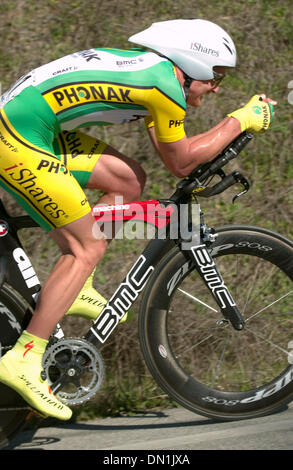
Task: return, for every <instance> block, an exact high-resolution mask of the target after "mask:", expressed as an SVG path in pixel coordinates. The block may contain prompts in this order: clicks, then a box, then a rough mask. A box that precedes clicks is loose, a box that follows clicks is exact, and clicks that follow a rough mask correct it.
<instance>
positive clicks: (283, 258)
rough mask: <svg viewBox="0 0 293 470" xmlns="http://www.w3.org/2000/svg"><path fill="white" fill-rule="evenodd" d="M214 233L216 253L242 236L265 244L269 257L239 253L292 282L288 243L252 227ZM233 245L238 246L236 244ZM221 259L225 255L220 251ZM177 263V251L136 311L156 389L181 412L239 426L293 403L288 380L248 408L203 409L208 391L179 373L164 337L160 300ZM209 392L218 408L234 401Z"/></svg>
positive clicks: (160, 267)
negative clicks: (271, 267) (224, 400)
mask: <svg viewBox="0 0 293 470" xmlns="http://www.w3.org/2000/svg"><path fill="white" fill-rule="evenodd" d="M216 233H217V238H216V242H215V244H213V245H212V246H213V247H214V248H216V247H217V246H224V245H227V246H228V245H229V244H230V245H231V244H233V243H231V242H232V241H233V240H234V246H235V245H236V244H238V242H239V240H240V239H241V237H242V239H243V236H245V238H247V237H248V239H249V240H251V241H252V242H254V243H256V242H260V243H266V244H268V243H269V244H270V246H272V247H273V250H272V252H268V253H265V252H263V253H260V252H256V249H255V250H254V252H253V250H252V249H251V248H250V247H249V248H248V247H242V248H241V253H246V254H251V255H253V256H258V257H262V258H263V259H269V261H270V262H273V264H275V265H277V266H278V267H280V266H282V271H283V272H284V273H285V274H286V275H287V276H289V278H290V279H291V280H293V263H292V259H293V243H292V242H291V241H290V240H288V239H286V238H285V237H283V236H280V235H278V234H276V233H274V232H272V231H269V230H266V229H259V228H258V227H252V226H225V227H220V228H218V229H216ZM237 240H238V242H237V243H236V241H237ZM235 250H236V251H235ZM237 250H239V247H238V248H237V249H235V248H234V250H233V247H230V248H227V250H226V254H228V253H229V254H231V253H233V252H234V253H236V252H237ZM224 251H225V250H224ZM221 254H222V255H223V254H224V252H223V250H222V253H221ZM260 255H262V256H260ZM179 259H180V260H181V262H182V263H186V257H185V256H184V253H183V252H181V251H180V250H179V248H178V247H177V248H174V249H173V250H172V251H170V252H169V253H168V254H167V255H166V256H165V257H164V258H163V260H162V261H161V262H160V263H159V264H158V266H157V267H156V268H155V270H154V273H153V275H152V278H151V280H150V282H149V284H148V286H147V288H146V289H145V291H144V293H143V297H142V301H141V306H140V313H139V338H140V344H141V350H142V353H143V356H144V358H145V361H146V364H147V366H148V368H149V371H150V373H151V374H152V376H153V378H154V379H155V381H156V382H157V383H158V385H159V386H160V387H161V388H162V389H163V390H164V391H165V392H166V393H167V394H168V395H169V396H170V397H171V398H172V399H174V400H175V401H176V402H177V403H179V404H180V405H182V406H183V407H185V408H187V409H189V410H190V411H193V412H195V413H198V414H201V415H204V416H208V417H210V418H213V419H219V420H239V419H248V418H254V417H258V416H264V415H267V414H270V413H273V412H276V411H277V410H279V409H280V408H282V407H283V406H285V405H286V404H288V403H289V402H290V401H292V400H293V381H292V380H291V381H290V382H289V383H288V385H286V386H284V387H283V388H282V389H281V390H279V392H276V393H273V394H272V395H271V396H268V397H265V398H263V399H260V400H257V401H255V402H251V403H249V404H246V406H243V404H242V405H240V406H233V409H232V408H230V409H227V406H225V405H223V404H215V403H212V404H210V403H208V404H207V403H204V404H203V402H202V401H201V397H202V396H203V393H206V390H205V389H203V388H202V384H200V383H199V382H197V381H196V380H195V379H194V378H193V377H190V376H188V374H186V373H185V371H184V370H182V368H181V367H180V365H179V364H178V363H177V361H176V358H175V357H174V356H173V353H172V351H171V350H170V348H169V346H168V339H167V331H166V328H167V327H166V321H167V320H166V317H167V300H166V299H165V300H164V297H166V295H165V293H164V286H165V285H166V282H167V281H166V280H168V279H171V275H172V274H174V266H176V269H177V268H178V265H180V262H179V263H178V260H179ZM167 273H168V274H167ZM185 276H187V274H185ZM162 344H163V345H164V347H165V348H166V357H163V356H162V355H161V354H160V353H159V346H160V345H162ZM291 370H292V377H293V366H292V365H291V366H289V365H288V368H287V369H286V370H284V372H283V374H287V375H286V377H287V376H288V373H289V372H290V371H291ZM281 375H282V374H281ZM280 377H281V376H278V377H276V378H275V380H274V381H272V382H270V384H267V388H268V387H269V386H273V384H274V383H275V382H276V381H277V380H280ZM260 388H261V387H260ZM213 392H214V394H215V396H218V397H219V400H218V401H219V402H220V401H221V398H223V397H226V398H227V397H228V396H229V397H230V398H231V399H232V396H231V392H215V391H213ZM245 393H247V392H239V393H235V394H234V395H235V396H234V400H236V397H239V394H241V396H242V397H245V396H247V397H248V395H244V394H245ZM225 394H226V395H225ZM227 394H229V395H227Z"/></svg>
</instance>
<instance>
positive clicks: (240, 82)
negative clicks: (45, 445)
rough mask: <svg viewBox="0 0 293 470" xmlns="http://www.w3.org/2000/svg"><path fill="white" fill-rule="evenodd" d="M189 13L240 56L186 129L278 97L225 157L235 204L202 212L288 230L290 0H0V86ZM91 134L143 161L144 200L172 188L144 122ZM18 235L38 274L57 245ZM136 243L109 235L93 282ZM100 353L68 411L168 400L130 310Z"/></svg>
mask: <svg viewBox="0 0 293 470" xmlns="http://www.w3.org/2000/svg"><path fill="white" fill-rule="evenodd" d="M196 17H197V18H204V19H208V20H211V21H214V22H216V23H218V24H219V25H221V26H222V27H223V28H224V29H226V30H227V31H228V32H229V33H230V34H231V36H232V37H233V39H234V41H235V43H236V46H237V51H238V64H239V65H238V67H237V69H236V70H235V71H233V72H232V73H231V74H230V75H229V77H228V78H226V79H225V81H224V84H223V87H221V91H220V92H219V93H218V94H217V96H215V95H213V96H209V97H205V99H204V101H203V105H202V108H200V109H192V108H189V109H188V113H187V119H186V132H187V135H194V134H198V133H201V132H204V131H205V130H207V129H209V128H210V127H212V126H213V125H215V124H216V123H217V122H219V121H220V120H221V119H222V118H223V117H224V116H225V115H226V114H227V113H228V112H231V111H233V110H235V109H237V108H238V107H240V106H241V105H242V104H245V103H246V102H247V101H248V99H249V98H250V97H251V96H252V95H253V94H255V93H266V94H267V95H268V96H270V97H271V98H273V99H275V100H277V101H278V106H277V108H276V115H275V119H274V121H273V124H272V126H271V128H270V130H269V131H268V132H267V133H265V134H262V135H258V136H256V138H255V139H254V142H253V143H251V144H250V145H249V147H247V149H246V150H245V151H243V153H242V154H241V157H240V158H238V161H237V162H235V163H233V164H232V165H231V170H235V169H238V170H240V171H242V172H243V173H244V175H245V176H246V177H247V178H248V180H249V181H250V183H251V190H250V191H249V193H248V194H247V195H246V196H245V197H243V198H240V199H239V201H238V202H237V204H235V205H233V204H232V197H233V195H234V194H235V188H234V189H231V190H229V191H226V192H225V193H224V194H223V195H220V196H219V197H217V198H214V199H212V200H209V201H205V200H204V201H202V208H203V210H204V212H205V214H206V216H207V217H206V220H207V222H208V223H209V224H210V225H224V224H227V223H234V224H242V223H243V224H244V223H248V224H251V225H260V226H262V227H266V228H269V229H273V230H275V231H278V232H280V233H282V234H283V235H286V236H288V237H291V238H292V236H293V230H292V224H291V221H292V217H293V207H292V200H293V192H292V187H293V183H292V176H293V165H292V149H293V142H292V130H293V103H291V104H290V103H289V100H288V95H289V93H290V89H289V82H290V81H292V80H293V8H292V0H280V1H278V2H272V1H269V0H263V1H260V0H235V1H234V2H231V1H228V0H221V1H217V0H212V1H210V2H206V1H205V0H197V1H194V2H184V1H182V0H176V2H175V1H173V0H160V2H158V1H157V0H149V1H148V2H145V1H142V0H124V1H122V2H121V1H119V2H118V1H117V0H99V1H96V0H71V1H68V0H63V1H60V0H29V1H28V0H1V3H0V28H1V43H0V81H1V84H2V91H5V90H6V89H7V88H8V87H9V86H10V85H11V84H12V83H13V82H14V81H15V80H16V79H17V78H19V77H20V76H21V75H23V74H24V73H26V72H29V71H30V70H31V69H33V68H35V67H38V66H40V65H42V64H45V63H47V62H49V61H51V60H54V59H56V58H59V57H62V56H63V55H66V54H69V53H72V52H74V51H79V50H84V49H89V48H92V47H115V48H129V47H131V45H130V44H129V43H128V42H127V38H128V37H129V36H131V35H132V34H134V33H135V32H138V31H140V30H142V29H144V28H146V27H148V26H149V25H150V24H151V23H152V22H155V21H163V20H167V19H175V18H196ZM291 101H293V100H291ZM89 133H90V134H91V135H94V136H98V137H100V138H101V139H102V140H105V141H106V142H107V143H109V144H111V145H113V146H114V147H116V148H117V149H119V150H120V151H121V152H123V153H125V154H126V155H128V156H130V157H132V158H134V159H136V160H138V161H139V162H140V163H141V164H142V166H143V167H144V169H145V171H146V173H147V175H148V181H147V184H146V188H145V191H144V193H143V196H142V199H154V198H155V199H158V198H160V197H168V196H170V195H171V193H172V191H173V189H174V187H175V185H176V183H177V179H176V178H174V177H173V176H172V175H171V174H170V173H169V172H168V171H167V170H166V169H165V167H164V166H163V164H162V163H161V161H160V160H159V158H158V156H157V155H156V154H155V152H154V150H153V147H152V145H151V143H150V141H149V139H148V136H147V133H146V131H145V129H144V125H143V123H141V122H134V123H131V124H124V125H123V126H122V125H121V126H120V125H116V126H109V127H105V128H99V129H95V128H91V129H90V130H89ZM87 196H88V197H89V200H90V202H91V203H92V204H94V203H95V202H96V200H97V194H95V193H94V192H89V191H88V192H87ZM1 197H3V200H4V202H5V204H6V205H7V207H8V209H9V211H10V212H11V213H14V214H16V213H22V211H21V209H19V208H18V207H17V205H16V204H15V203H14V201H13V200H12V199H11V198H10V196H8V195H7V194H4V193H3V191H2V190H1ZM21 238H22V241H23V244H24V246H25V248H26V250H27V252H28V254H29V255H30V257H31V261H32V263H33V265H34V267H35V269H36V271H37V273H38V275H39V277H40V279H41V280H42V281H43V280H44V279H46V277H47V275H48V273H49V272H50V269H51V268H52V267H53V265H54V264H55V262H56V261H57V259H58V256H59V252H58V250H57V248H56V246H55V245H54V244H53V242H52V241H51V240H50V239H49V238H48V237H46V236H45V235H44V233H43V232H42V230H40V229H37V230H34V231H30V230H27V231H25V232H23V233H22V235H21ZM143 245H144V242H142V241H136V240H124V241H118V240H117V241H114V242H113V243H112V244H111V248H110V249H109V251H108V253H107V254H106V256H105V257H104V259H103V261H102V262H101V263H100V267H99V270H98V273H97V275H96V278H95V286H96V287H97V289H98V290H99V291H100V292H101V293H102V294H103V295H104V296H106V297H109V296H110V295H111V294H112V293H113V291H114V289H115V288H116V286H117V285H118V283H119V282H120V281H121V280H122V277H123V276H124V274H125V273H126V272H127V269H128V268H129V267H130V265H131V264H132V262H133V261H134V260H135V258H136V256H137V254H138V253H140V251H141V249H142V247H143ZM137 309H138V306H137V307H136V310H137ZM65 323H66V324H65V329H66V331H67V332H68V334H69V335H71V336H74V335H79V334H80V333H81V331H86V330H87V329H88V327H89V325H88V324H86V322H85V321H84V320H81V319H80V320H79V319H78V320H72V319H67V320H66V321H65ZM104 355H105V360H106V366H107V370H106V372H107V377H106V380H105V384H104V386H103V388H102V390H101V392H100V393H98V395H97V398H96V399H95V400H94V401H93V402H90V403H89V404H88V405H86V406H84V407H81V408H80V409H78V410H77V411H76V417H78V418H79V419H87V418H89V417H93V416H97V415H98V416H109V415H114V414H119V413H125V412H127V413H128V412H131V411H132V410H135V409H150V408H155V407H161V406H168V405H169V404H170V401H169V400H168V399H167V398H166V396H165V395H164V394H163V392H162V391H161V390H160V389H159V388H158V387H157V386H156V384H155V383H154V381H153V380H152V378H151V377H150V375H149V373H148V371H147V370H146V367H145V365H144V363H143V360H142V357H141V353H140V349H139V342H138V337H137V320H136V319H134V320H133V322H132V323H131V324H124V325H121V327H120V328H119V331H118V333H117V334H116V335H114V337H113V338H111V339H110V341H109V343H108V345H107V346H106V347H105V351H104Z"/></svg>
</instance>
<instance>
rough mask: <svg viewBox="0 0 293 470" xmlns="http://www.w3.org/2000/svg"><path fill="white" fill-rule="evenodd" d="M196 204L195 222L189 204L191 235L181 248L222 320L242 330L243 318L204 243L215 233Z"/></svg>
mask: <svg viewBox="0 0 293 470" xmlns="http://www.w3.org/2000/svg"><path fill="white" fill-rule="evenodd" d="M197 206H198V208H197V209H196V212H197V214H196V213H195V219H196V222H195V223H194V213H193V214H192V209H191V206H189V223H191V226H192V230H191V232H192V235H191V240H189V241H188V242H187V243H188V244H187V245H186V242H183V243H185V245H184V244H183V243H181V248H182V249H184V250H186V252H187V254H188V257H189V258H190V259H191V261H192V262H193V263H195V268H196V270H197V272H198V273H199V275H200V277H201V278H202V280H203V282H204V284H205V285H206V287H207V289H208V290H209V291H210V292H211V294H212V296H213V297H214V299H215V301H216V303H217V305H218V306H219V309H220V311H221V313H222V315H223V317H224V321H225V320H226V321H229V322H230V323H231V324H232V326H233V327H234V328H235V330H243V328H244V326H245V322H244V319H243V317H242V315H241V313H240V312H239V310H238V308H237V305H236V303H235V301H234V299H233V297H232V295H231V293H230V292H229V289H228V287H227V286H226V284H225V282H224V280H223V278H222V276H221V273H220V272H219V269H218V267H217V266H216V264H215V262H214V260H213V258H212V256H211V254H210V253H209V251H208V248H207V245H206V243H205V242H206V241H207V242H208V243H210V242H213V241H214V240H215V235H214V234H213V233H212V229H210V228H208V227H207V226H206V225H205V224H204V218H203V213H202V212H201V210H200V207H199V205H197Z"/></svg>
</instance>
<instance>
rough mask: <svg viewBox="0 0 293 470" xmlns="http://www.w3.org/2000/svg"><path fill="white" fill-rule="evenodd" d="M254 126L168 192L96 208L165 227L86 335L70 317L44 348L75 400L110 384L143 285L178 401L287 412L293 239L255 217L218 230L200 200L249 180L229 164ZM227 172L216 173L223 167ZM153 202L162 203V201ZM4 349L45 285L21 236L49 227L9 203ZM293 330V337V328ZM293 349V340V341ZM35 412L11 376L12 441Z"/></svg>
mask: <svg viewBox="0 0 293 470" xmlns="http://www.w3.org/2000/svg"><path fill="white" fill-rule="evenodd" d="M252 137H253V135H252V134H250V133H247V132H244V133H242V134H241V135H240V136H239V137H238V138H237V139H235V140H234V141H233V142H232V143H231V144H230V145H229V146H228V147H227V148H226V149H225V150H224V151H223V152H222V153H221V154H220V155H218V156H217V157H216V158H215V159H214V160H212V161H211V162H208V163H204V164H201V165H199V166H198V167H197V168H196V169H195V170H194V171H193V172H192V173H191V174H190V175H189V176H188V177H187V178H184V179H183V180H180V182H179V184H178V185H177V187H176V190H175V192H174V194H173V195H172V196H171V197H170V198H169V199H166V200H160V201H144V202H139V203H136V205H135V210H133V209H134V206H133V205H132V204H126V205H124V204H122V205H120V206H107V207H102V208H101V207H99V206H98V207H95V208H93V209H92V210H93V215H94V217H95V218H96V221H97V223H104V222H105V221H107V220H109V221H112V222H113V219H115V220H123V221H124V220H129V219H132V218H133V217H137V218H138V219H140V220H145V221H147V222H149V221H150V220H151V221H152V223H153V224H154V226H155V235H154V237H153V238H152V239H151V240H150V241H149V242H148V244H147V246H146V247H145V249H144V251H143V253H142V254H141V255H140V256H139V257H138V259H137V260H136V261H135V263H134V264H133V266H132V267H131V269H130V270H129V272H128V274H127V275H126V276H125V278H124V280H123V281H122V283H121V284H120V285H119V286H118V288H117V289H116V290H115V292H114V294H113V295H112V297H111V298H110V300H109V301H108V303H107V305H106V306H105V308H104V309H103V311H102V312H101V313H100V315H99V316H98V318H97V319H96V321H95V322H94V323H93V324H92V326H91V327H90V329H89V331H88V332H87V333H86V334H85V336H83V337H80V338H66V337H65V335H64V333H63V331H62V328H61V327H60V325H58V327H57V328H56V331H55V332H54V334H53V335H52V338H51V340H50V342H49V345H48V348H47V350H46V353H45V355H44V363H43V365H44V370H45V371H46V373H47V376H48V379H49V382H50V384H51V388H52V390H53V392H54V393H55V394H56V395H57V397H58V398H59V399H60V400H61V401H63V402H64V403H66V404H67V405H69V406H74V405H80V404H82V403H84V402H85V401H87V400H89V399H90V398H92V397H93V396H94V395H95V394H96V393H97V391H98V390H99V388H100V387H101V385H102V383H103V378H104V363H103V358H102V354H101V347H102V346H103V345H104V344H105V342H106V341H107V340H108V338H109V336H110V335H111V334H112V333H113V332H114V330H115V329H116V327H117V326H118V325H119V322H120V319H121V318H122V317H123V316H124V315H125V313H126V312H127V311H128V310H129V309H130V308H131V306H132V305H133V303H134V302H135V301H136V300H137V298H138V297H139V296H140V295H141V303H140V311H139V319H138V325H139V326H138V334H139V338H140V344H141V350H142V353H143V356H144V359H145V361H146V364H147V366H148V368H149V370H150V372H151V374H152V376H153V378H154V379H155V381H156V382H157V383H158V385H159V386H160V387H161V388H162V389H163V390H164V391H165V392H166V393H167V394H168V395H169V396H170V397H171V398H172V399H173V400H175V401H176V402H177V403H178V404H180V405H182V406H183V407H186V408H187V409H188V410H191V411H193V412H195V413H199V414H202V415H204V416H207V417H210V418H214V419H220V420H238V419H247V418H254V417H259V416H263V415H266V414H269V413H272V412H275V411H276V410H278V409H279V408H281V407H283V406H284V405H285V404H287V403H289V402H290V401H291V400H292V399H293V367H292V365H291V363H293V358H292V357H291V354H290V341H289V340H290V335H291V326H292V294H293V287H292V280H293V243H292V242H291V241H290V240H288V239H287V238H285V237H283V236H281V235H278V234H277V233H274V232H272V231H270V230H266V229H262V228H259V227H253V226H246V225H241V226H240V225H239V226H238V225H235V226H234V225H226V226H222V227H216V228H214V229H211V228H210V227H209V226H208V225H207V224H206V223H205V220H204V215H203V213H202V211H201V210H200V207H199V205H198V204H195V202H197V201H198V198H199V197H201V198H207V197H212V196H216V195H218V194H220V193H222V192H223V191H225V190H226V189H228V188H229V187H231V186H233V185H234V184H241V185H242V190H241V192H240V193H239V194H237V195H236V196H235V197H236V198H237V197H239V196H240V195H241V194H244V193H245V192H247V191H248V189H249V183H248V181H247V180H246V178H245V177H244V176H243V175H242V174H241V173H240V172H237V171H234V172H232V173H230V174H228V175H226V173H225V172H224V170H223V167H224V166H225V165H227V164H228V163H229V162H230V161H231V160H232V159H234V158H236V156H237V155H238V154H239V153H240V151H241V150H242V149H243V148H244V147H245V145H246V144H247V143H248V142H250V141H251V139H252ZM215 175H218V177H219V181H218V182H216V183H215V181H214V180H212V179H213V177H214V176H215ZM150 207H151V209H152V210H151V211H150ZM0 219H1V221H0V286H1V287H0V352H1V355H4V354H5V352H6V351H7V350H9V349H10V348H11V347H12V346H13V345H14V344H15V342H16V340H17V338H18V337H19V335H20V334H21V332H22V331H23V330H24V329H25V328H26V326H27V325H28V323H29V321H30V318H31V316H32V315H33V311H34V307H35V304H36V299H37V296H38V293H39V291H40V289H41V285H40V282H39V280H38V277H37V274H36V272H35V270H34V268H33V266H32V265H31V262H30V260H29V257H28V255H27V254H26V252H25V250H24V249H23V246H22V244H21V242H20V240H19V237H18V231H19V230H20V229H24V228H28V227H34V226H37V225H36V223H35V222H34V221H33V220H32V219H31V218H30V217H29V216H18V217H11V216H10V215H9V214H8V213H7V211H6V210H5V207H4V205H3V203H1V206H0ZM291 336H292V335H291ZM292 347H293V345H292ZM30 413H31V410H30V408H29V407H28V405H27V404H26V402H24V401H23V399H22V398H21V397H20V396H19V395H18V394H17V393H16V392H14V391H13V390H11V389H9V388H8V387H6V386H5V385H3V384H0V447H3V446H5V445H7V444H8V442H9V440H10V439H11V438H12V437H13V436H14V435H15V434H16V433H17V432H19V431H20V429H21V428H22V426H23V424H24V423H25V422H26V420H27V418H28V417H29V416H30Z"/></svg>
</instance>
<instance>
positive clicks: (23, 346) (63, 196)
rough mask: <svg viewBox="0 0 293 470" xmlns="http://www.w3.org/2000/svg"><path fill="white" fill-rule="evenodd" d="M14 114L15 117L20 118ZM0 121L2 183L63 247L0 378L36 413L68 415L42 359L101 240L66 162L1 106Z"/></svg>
mask: <svg viewBox="0 0 293 470" xmlns="http://www.w3.org/2000/svg"><path fill="white" fill-rule="evenodd" d="M16 117H17V118H18V119H19V120H20V117H21V116H16ZM29 117H30V116H26V118H27V119H28V118H29ZM31 117H32V119H31V124H32V125H35V126H36V130H40V129H38V127H37V126H38V119H36V116H31ZM0 121H1V122H0V126H1V136H2V139H1V141H0V147H1V148H0V152H1V162H0V175H1V184H2V185H3V186H4V188H5V189H7V190H8V191H9V192H10V193H11V194H12V195H13V196H14V197H15V199H16V200H17V202H19V203H20V205H21V206H22V207H23V208H24V209H25V210H27V211H28V212H29V213H30V215H31V216H32V217H33V218H35V219H36V220H37V221H38V223H40V225H41V226H43V227H44V228H45V229H46V230H48V231H49V230H52V237H53V238H54V239H55V240H56V242H57V243H58V245H59V246H60V248H61V251H62V255H61V258H60V260H59V261H58V263H57V264H56V266H55V268H54V269H53V271H52V273H51V274H50V276H49V278H48V280H47V282H46V283H45V284H44V287H43V289H42V291H41V294H40V296H39V299H38V302H37V306H36V310H35V313H34V316H33V319H32V321H31V322H30V324H29V325H28V328H27V331H25V332H24V333H23V334H22V336H21V337H20V338H19V340H18V342H17V344H16V345H15V347H14V348H13V349H12V350H10V351H8V352H7V353H6V354H5V355H4V356H3V358H2V359H1V362H0V380H1V381H2V382H3V383H5V384H6V385H8V386H10V387H12V388H14V389H15V390H16V391H17V392H18V393H20V394H21V395H22V396H23V398H24V399H25V400H27V401H28V403H29V404H30V405H31V406H32V407H34V408H37V409H38V410H39V411H40V412H41V413H44V414H45V415H50V416H55V417H58V418H60V419H68V418H70V416H71V410H70V409H69V408H68V407H66V406H65V405H63V404H61V403H60V402H59V401H58V400H57V399H56V398H55V397H54V396H53V395H52V394H51V393H50V390H49V387H48V382H47V380H43V379H42V378H41V367H42V363H41V358H42V355H43V352H44V350H45V348H46V344H47V339H48V337H49V336H50V334H51V333H52V330H53V329H54V327H55V325H56V323H58V322H59V321H60V319H61V318H62V316H63V315H64V313H65V312H66V309H67V308H68V307H69V306H70V304H71V303H72V302H73V301H74V298H75V297H76V295H77V294H78V292H79V290H80V289H81V288H82V286H83V284H84V282H85V281H86V279H87V278H88V276H89V274H90V273H91V271H92V270H93V268H94V266H95V265H96V263H97V262H98V261H99V260H100V258H101V257H102V256H103V253H104V251H105V248H106V241H105V240H104V238H103V237H101V239H100V240H98V239H97V238H95V237H93V235H92V227H93V223H94V219H93V217H92V215H91V210H90V207H89V204H88V202H87V201H86V197H85V194H84V192H83V190H82V189H81V187H80V185H79V184H78V182H77V181H76V180H75V178H74V177H73V176H72V175H71V174H70V172H69V171H68V169H67V168H66V167H65V165H61V164H60V162H59V161H58V159H57V158H56V156H55V155H54V154H53V153H50V152H49V151H48V145H47V142H46V143H44V145H43V147H42V142H40V145H39V146H37V145H36V143H35V141H34V144H33V143H32V142H31V141H28V140H26V139H25V138H24V137H23V136H22V135H21V134H19V133H18V131H17V130H16V128H14V126H13V125H12V124H11V122H10V121H9V119H8V117H7V115H6V114H5V111H4V110H2V111H1V116H0ZM16 121H17V119H16ZM30 128H31V126H30ZM36 135H37V132H36ZM40 135H42V134H41V133H40ZM30 352H31V354H29V353H30Z"/></svg>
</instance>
